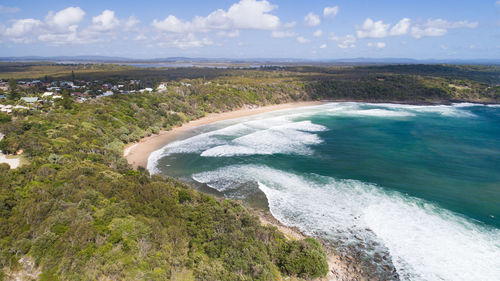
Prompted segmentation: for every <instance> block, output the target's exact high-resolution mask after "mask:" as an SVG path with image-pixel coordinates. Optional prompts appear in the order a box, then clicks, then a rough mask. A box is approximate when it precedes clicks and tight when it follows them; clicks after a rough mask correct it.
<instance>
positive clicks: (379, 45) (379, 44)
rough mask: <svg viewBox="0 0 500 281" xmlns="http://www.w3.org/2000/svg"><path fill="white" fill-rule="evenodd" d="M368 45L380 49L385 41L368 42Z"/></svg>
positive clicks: (383, 46)
mask: <svg viewBox="0 0 500 281" xmlns="http://www.w3.org/2000/svg"><path fill="white" fill-rule="evenodd" d="M368 47H375V48H377V49H382V48H385V43H384V42H377V43H372V42H370V43H368Z"/></svg>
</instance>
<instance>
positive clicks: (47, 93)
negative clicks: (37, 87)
mask: <svg viewBox="0 0 500 281" xmlns="http://www.w3.org/2000/svg"><path fill="white" fill-rule="evenodd" d="M52 95H54V93H53V92H45V93H43V95H42V98H46V97H51V96H52Z"/></svg>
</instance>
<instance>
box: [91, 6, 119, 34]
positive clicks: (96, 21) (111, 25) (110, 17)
mask: <svg viewBox="0 0 500 281" xmlns="http://www.w3.org/2000/svg"><path fill="white" fill-rule="evenodd" d="M92 23H93V25H92V28H93V29H95V30H98V31H111V30H113V29H115V28H116V27H118V26H119V25H120V21H119V20H118V19H117V18H116V17H115V12H114V11H111V10H104V11H103V12H102V13H101V14H100V15H98V16H95V17H93V18H92Z"/></svg>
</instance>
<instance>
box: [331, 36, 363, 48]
mask: <svg viewBox="0 0 500 281" xmlns="http://www.w3.org/2000/svg"><path fill="white" fill-rule="evenodd" d="M329 39H330V40H332V41H337V47H339V48H342V49H347V48H354V47H356V45H355V44H354V43H356V37H354V35H352V34H348V35H345V36H336V35H335V33H330V37H329Z"/></svg>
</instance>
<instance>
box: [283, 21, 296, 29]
mask: <svg viewBox="0 0 500 281" xmlns="http://www.w3.org/2000/svg"><path fill="white" fill-rule="evenodd" d="M296 25H297V22H296V21H292V22H287V23H285V24H284V25H283V26H284V27H285V28H292V27H295V26H296Z"/></svg>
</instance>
